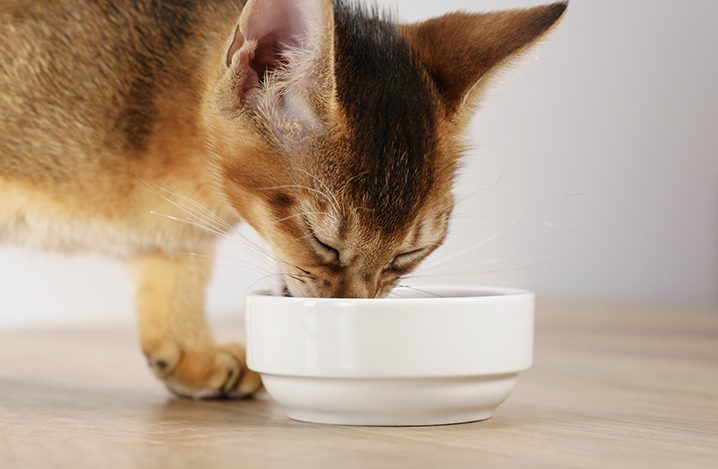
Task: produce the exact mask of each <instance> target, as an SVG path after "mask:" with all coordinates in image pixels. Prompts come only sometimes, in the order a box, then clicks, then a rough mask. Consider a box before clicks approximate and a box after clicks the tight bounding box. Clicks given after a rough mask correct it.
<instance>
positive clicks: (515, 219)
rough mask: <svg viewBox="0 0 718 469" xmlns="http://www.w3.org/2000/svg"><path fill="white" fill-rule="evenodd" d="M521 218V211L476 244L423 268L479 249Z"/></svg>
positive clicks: (444, 262) (437, 264)
mask: <svg viewBox="0 0 718 469" xmlns="http://www.w3.org/2000/svg"><path fill="white" fill-rule="evenodd" d="M522 218H523V213H520V214H519V215H518V216H516V217H514V218H513V219H512V220H511V221H510V222H509V223H508V224H507V225H506V226H504V227H503V228H501V229H500V230H498V231H497V232H495V233H494V234H492V235H490V236H488V237H486V238H484V239H483V240H482V241H479V242H478V243H476V244H474V245H471V246H469V247H468V248H466V249H462V250H461V251H458V252H455V253H454V254H451V255H449V256H447V257H445V258H443V259H440V260H438V261H436V262H433V263H429V264H427V265H426V266H425V268H427V269H431V268H434V267H436V266H439V265H442V264H446V263H447V262H449V261H452V260H454V259H456V258H457V257H462V256H464V255H466V254H468V253H470V252H472V251H475V250H477V249H480V248H481V247H483V246H485V245H486V244H488V243H490V242H491V241H493V240H494V239H496V238H498V237H499V236H501V235H502V234H504V233H506V231H508V230H509V229H510V228H511V227H513V226H514V225H515V224H516V223H518V222H519V220H521V219H522Z"/></svg>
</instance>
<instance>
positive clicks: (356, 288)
mask: <svg viewBox="0 0 718 469" xmlns="http://www.w3.org/2000/svg"><path fill="white" fill-rule="evenodd" d="M332 296H333V297H334V298H374V296H376V288H374V286H373V285H370V284H368V283H366V282H362V281H348V282H341V283H340V284H339V285H337V286H336V288H335V291H334V294H333V295H332Z"/></svg>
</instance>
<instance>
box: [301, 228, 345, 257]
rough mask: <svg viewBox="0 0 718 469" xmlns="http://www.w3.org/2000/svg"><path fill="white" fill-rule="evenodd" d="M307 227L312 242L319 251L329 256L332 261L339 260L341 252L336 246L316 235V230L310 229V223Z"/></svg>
mask: <svg viewBox="0 0 718 469" xmlns="http://www.w3.org/2000/svg"><path fill="white" fill-rule="evenodd" d="M307 226H308V228H309V232H310V233H311V235H312V236H311V238H312V242H313V243H314V245H315V246H316V247H317V248H318V249H319V251H320V252H322V253H323V254H325V255H326V256H328V257H331V260H332V262H340V260H341V253H340V252H339V250H338V249H337V248H335V247H334V246H331V245H329V244H327V243H325V242H324V241H322V240H321V239H319V237H318V236H317V234H316V232H315V231H314V230H313V229H312V227H311V226H310V225H307Z"/></svg>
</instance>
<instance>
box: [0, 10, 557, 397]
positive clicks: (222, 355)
mask: <svg viewBox="0 0 718 469" xmlns="http://www.w3.org/2000/svg"><path fill="white" fill-rule="evenodd" d="M245 3H246V4H245ZM566 7H567V3H566V2H562V3H555V4H551V5H546V6H539V7H533V8H528V9H522V10H512V11H504V12H495V13H486V14H470V13H452V14H448V15H446V16H442V17H440V18H435V19H430V20H428V21H425V22H420V23H416V24H399V23H395V22H393V21H391V19H390V18H388V17H387V16H385V15H382V14H381V13H380V12H377V11H371V9H370V8H366V7H361V6H359V5H357V4H354V3H350V2H349V1H343V0H337V1H335V2H332V1H331V0H249V1H247V2H243V1H239V0H204V1H195V0H164V1H160V0H137V1H132V2H119V1H110V0H62V1H55V0H4V1H2V2H0V42H2V44H3V45H4V47H3V48H2V49H0V67H1V68H0V107H1V111H2V112H1V113H0V194H1V196H0V241H2V242H6V243H21V244H24V245H28V246H34V247H37V248H41V249H53V250H59V251H64V252H72V251H78V250H79V251H82V250H91V251H95V252H101V253H106V254H109V255H112V256H116V257H119V258H122V259H126V260H127V261H128V263H129V264H130V266H131V268H132V270H133V272H134V278H135V279H136V287H137V289H136V291H137V294H136V298H137V310H138V314H139V329H140V342H141V345H142V350H143V353H144V354H145V356H146V357H147V360H148V363H149V366H150V367H151V369H152V371H153V372H154V374H156V375H157V377H159V378H160V379H161V380H162V381H163V382H164V383H165V385H166V386H167V387H168V388H169V389H170V390H171V391H172V392H174V393H176V394H178V395H180V396H186V397H192V398H198V399H202V398H218V397H244V396H249V395H251V394H253V393H254V392H255V391H257V390H258V389H260V387H261V381H260V379H259V377H258V376H257V375H256V374H255V373H253V372H251V371H250V370H248V369H247V368H246V365H245V361H244V358H245V357H244V348H243V347H242V346H241V345H240V344H228V345H224V346H218V345H216V344H215V342H214V340H213V338H212V335H211V333H210V329H209V326H208V323H207V320H206V318H205V315H204V300H205V286H206V284H207V281H208V277H209V273H210V270H211V265H212V253H213V247H214V245H215V242H216V241H217V239H218V238H219V235H221V234H222V233H225V232H226V231H228V230H230V229H231V228H232V227H234V226H235V225H237V224H238V223H240V221H242V222H246V223H249V224H250V225H251V226H252V227H253V228H254V229H256V231H257V232H258V233H259V234H260V235H261V236H262V237H263V238H264V239H265V240H266V241H267V242H268V244H269V245H270V246H271V248H272V254H271V256H272V257H273V258H275V259H276V262H277V265H278V273H279V274H278V277H279V278H280V279H281V288H280V293H282V294H286V295H294V296H316V297H381V296H384V295H386V294H387V293H388V292H389V290H390V289H391V288H392V287H393V286H394V285H395V284H396V282H397V281H398V279H399V278H400V277H401V276H402V275H404V274H406V273H408V272H409V271H411V270H412V269H414V268H415V267H416V266H417V264H419V263H420V262H421V260H422V259H424V258H425V257H426V256H428V255H429V254H430V253H431V252H432V251H434V250H435V249H436V248H437V247H438V246H439V245H440V244H441V243H442V241H443V240H444V238H445V236H446V233H447V227H448V221H449V217H450V213H451V209H452V205H453V198H452V194H451V188H452V184H453V181H454V178H455V174H456V171H457V165H458V163H459V159H460V157H461V155H462V152H463V150H464V147H463V145H462V133H463V130H464V128H465V126H466V124H467V123H468V120H469V118H470V117H471V116H472V114H473V112H474V109H475V108H476V105H477V102H478V96H479V95H480V94H481V91H482V90H483V89H484V88H485V84H486V82H487V81H488V80H487V79H488V78H489V77H490V76H491V75H492V73H493V72H494V71H496V70H497V69H499V68H500V67H501V66H502V65H504V64H505V63H507V62H508V61H510V60H511V59H512V58H514V57H516V56H517V54H520V53H521V52H522V51H524V50H525V49H526V48H527V47H528V46H530V45H531V44H533V43H535V42H536V41H537V40H538V39H539V38H541V37H542V36H544V34H545V33H546V32H547V31H548V30H550V29H551V27H552V26H553V25H554V24H555V23H556V22H557V21H558V19H559V18H560V17H561V16H562V14H563V13H564V11H565V10H566ZM160 214H165V215H167V216H161V215H160ZM181 221H185V222H184V223H182V222H181ZM188 253H194V255H188Z"/></svg>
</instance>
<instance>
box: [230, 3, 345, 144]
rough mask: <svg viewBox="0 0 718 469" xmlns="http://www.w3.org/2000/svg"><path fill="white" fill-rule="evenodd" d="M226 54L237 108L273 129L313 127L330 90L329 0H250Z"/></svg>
mask: <svg viewBox="0 0 718 469" xmlns="http://www.w3.org/2000/svg"><path fill="white" fill-rule="evenodd" d="M225 57H226V60H225V62H226V63H225V65H226V67H227V69H226V72H225V76H226V77H227V79H226V80H225V86H226V87H229V92H230V93H231V95H232V96H231V98H232V99H233V100H235V102H236V103H237V104H238V105H239V106H243V107H246V108H250V109H252V110H253V111H256V112H258V113H260V114H263V116H264V117H265V118H267V119H268V120H270V121H272V122H270V126H271V127H272V128H276V129H277V130H281V128H282V127H284V126H287V125H289V126H291V125H292V124H294V123H301V124H304V125H307V124H313V125H316V124H317V122H318V120H321V117H322V114H323V113H325V112H327V111H328V108H329V107H330V106H331V103H332V102H333V97H334V93H335V81H334V80H335V78H334V12H333V6H332V0H249V1H248V2H247V4H246V5H245V7H244V9H243V10H242V14H241V16H240V19H239V22H238V23H237V26H236V28H235V30H234V33H233V35H232V37H231V38H230V40H229V41H228V45H227V47H226V56H225ZM275 121H277V122H275Z"/></svg>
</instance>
